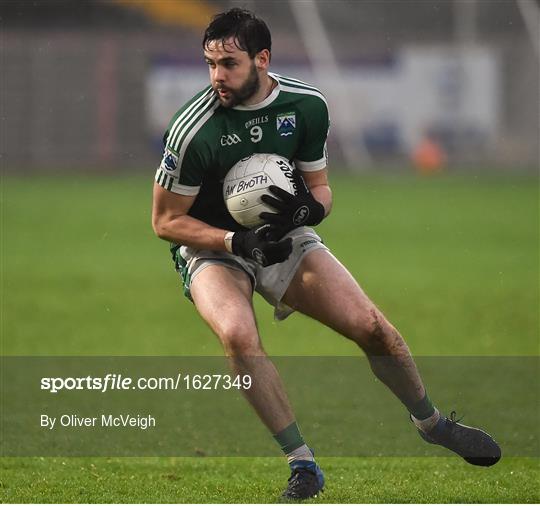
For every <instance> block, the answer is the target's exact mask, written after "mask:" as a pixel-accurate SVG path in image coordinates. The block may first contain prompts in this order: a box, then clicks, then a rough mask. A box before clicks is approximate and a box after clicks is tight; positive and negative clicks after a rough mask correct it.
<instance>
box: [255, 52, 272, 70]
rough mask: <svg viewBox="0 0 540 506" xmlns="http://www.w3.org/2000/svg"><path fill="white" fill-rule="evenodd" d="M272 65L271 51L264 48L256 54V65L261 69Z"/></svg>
mask: <svg viewBox="0 0 540 506" xmlns="http://www.w3.org/2000/svg"><path fill="white" fill-rule="evenodd" d="M269 65H270V51H268V49H263V50H261V51H259V52H258V53H257V54H256V55H255V66H256V67H257V68H259V69H261V70H264V69H267V68H268V66H269Z"/></svg>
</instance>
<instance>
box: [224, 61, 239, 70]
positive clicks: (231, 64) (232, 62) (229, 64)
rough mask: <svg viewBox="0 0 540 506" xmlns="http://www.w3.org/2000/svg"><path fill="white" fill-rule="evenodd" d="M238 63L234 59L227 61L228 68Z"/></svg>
mask: <svg viewBox="0 0 540 506" xmlns="http://www.w3.org/2000/svg"><path fill="white" fill-rule="evenodd" d="M236 65H237V63H236V62H234V61H229V62H227V63H226V64H225V66H226V67H227V68H228V69H230V68H232V67H236Z"/></svg>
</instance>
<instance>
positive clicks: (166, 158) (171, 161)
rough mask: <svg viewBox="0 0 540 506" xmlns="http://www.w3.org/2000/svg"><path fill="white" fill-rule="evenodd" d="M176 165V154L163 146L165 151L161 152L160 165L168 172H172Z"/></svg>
mask: <svg viewBox="0 0 540 506" xmlns="http://www.w3.org/2000/svg"><path fill="white" fill-rule="evenodd" d="M177 165H178V156H177V155H175V154H174V153H173V152H172V151H171V150H170V149H169V148H165V153H163V160H162V162H161V167H162V168H163V169H165V170H166V171H168V172H174V171H175V170H176V167H177Z"/></svg>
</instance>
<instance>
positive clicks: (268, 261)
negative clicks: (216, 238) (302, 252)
mask: <svg viewBox="0 0 540 506" xmlns="http://www.w3.org/2000/svg"><path fill="white" fill-rule="evenodd" d="M281 236H283V234H282V233H281V232H280V231H278V229H277V228H276V227H274V226H273V225H270V224H268V223H266V224H264V225H261V226H260V227H257V228H254V229H252V230H247V231H245V232H244V231H242V232H235V233H234V235H233V236H232V251H233V253H234V254H235V255H239V256H241V257H244V258H249V259H250V260H255V262H257V263H258V264H260V265H262V266H263V267H267V266H268V265H272V264H278V263H281V262H284V261H285V260H287V258H289V255H290V254H291V251H292V239H291V238H290V237H288V238H287V239H283V240H281V241H278V240H277V239H278V238H279V237H281Z"/></svg>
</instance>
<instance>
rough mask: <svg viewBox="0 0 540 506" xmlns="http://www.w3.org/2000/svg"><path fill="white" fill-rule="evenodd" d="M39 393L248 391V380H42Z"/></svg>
mask: <svg viewBox="0 0 540 506" xmlns="http://www.w3.org/2000/svg"><path fill="white" fill-rule="evenodd" d="M40 384H41V390H47V391H49V392H50V393H52V394H55V393H58V392H60V391H62V390H95V391H98V392H107V391H111V390H231V389H236V390H249V389H250V388H251V386H252V379H251V376H250V375H249V374H244V375H236V376H231V375H229V374H182V373H178V374H177V375H176V376H168V377H139V378H132V377H130V376H123V375H122V374H116V373H108V374H106V375H105V376H83V377H43V378H41V383H40Z"/></svg>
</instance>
